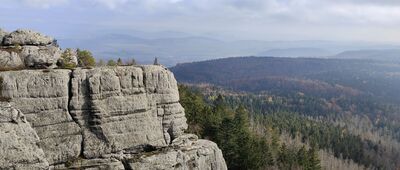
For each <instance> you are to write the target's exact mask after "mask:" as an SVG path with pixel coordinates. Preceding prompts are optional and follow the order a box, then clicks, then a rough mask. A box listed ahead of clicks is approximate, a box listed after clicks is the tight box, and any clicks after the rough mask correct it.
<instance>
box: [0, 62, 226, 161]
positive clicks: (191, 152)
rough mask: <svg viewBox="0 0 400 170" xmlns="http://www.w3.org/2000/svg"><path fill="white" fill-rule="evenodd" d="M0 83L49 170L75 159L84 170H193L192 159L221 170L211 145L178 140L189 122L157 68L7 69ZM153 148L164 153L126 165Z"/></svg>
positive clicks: (168, 76)
mask: <svg viewBox="0 0 400 170" xmlns="http://www.w3.org/2000/svg"><path fill="white" fill-rule="evenodd" d="M0 78H1V79H2V80H3V81H0V82H2V84H0V85H1V86H0V87H1V88H0V92H1V93H0V95H2V96H0V97H3V98H9V99H10V101H11V103H12V104H13V106H15V107H16V108H17V109H19V110H20V111H21V112H22V113H24V114H25V117H26V120H27V122H29V123H30V124H31V126H32V128H33V130H34V132H35V133H37V135H38V138H39V139H40V142H38V145H39V148H40V149H42V150H43V152H44V155H45V160H46V161H47V162H46V164H45V165H51V167H52V168H55V169H68V168H73V167H77V166H79V165H77V163H79V161H80V164H81V166H80V167H82V169H85V167H87V168H90V167H92V168H93V167H98V168H97V169H123V168H126V167H131V168H133V169H135V168H138V167H143V168H149V169H157V168H159V167H162V166H164V167H165V169H174V168H175V169H182V168H178V167H175V166H174V167H171V166H170V165H171V164H174V165H175V164H179V165H182V166H181V167H194V166H193V161H194V160H193V159H195V161H194V163H196V162H197V164H198V166H195V167H200V169H202V168H203V167H208V169H224V168H225V169H226V166H224V165H225V162H224V161H223V157H222V153H221V151H220V150H219V149H218V147H217V146H216V145H215V144H213V143H212V142H209V141H203V140H199V141H197V140H193V138H190V139H191V140H193V141H194V142H192V143H190V144H187V143H186V144H185V141H187V140H182V139H183V138H182V137H183V136H187V135H183V134H184V130H185V129H186V128H187V124H186V118H185V115H184V109H183V108H182V106H181V105H180V104H179V93H178V88H177V83H176V80H175V78H174V76H173V74H172V73H171V72H170V71H168V70H167V69H166V68H164V67H162V66H153V65H149V66H132V67H99V68H94V69H76V70H73V71H69V70H22V71H7V72H0ZM182 135H183V136H182ZM0 138H1V137H0ZM177 143H180V144H177ZM149 148H150V150H149ZM153 148H164V150H168V152H167V153H168V154H167V155H164V154H155V155H153V156H154V158H153V157H140V159H130V158H131V157H132V155H133V157H137V155H141V154H143V153H147V152H153V150H154V149H153ZM168 148H169V149H168ZM120 154H122V155H123V156H119V157H110V155H120ZM127 155H130V156H127ZM128 158H129V159H128ZM170 158H171V159H173V160H165V161H166V162H167V163H165V164H164V163H163V159H170ZM178 158H179V159H178ZM78 160H79V161H78ZM135 160H136V161H135ZM153 160H154V161H155V162H157V164H159V166H151V165H152V164H151V163H150V162H151V161H153ZM160 161H161V162H160ZM174 161H175V162H174ZM122 163H124V166H121V165H122ZM110 167H112V168H110ZM114 167H115V168H114ZM183 169H186V168H183ZM197 169H199V168H197Z"/></svg>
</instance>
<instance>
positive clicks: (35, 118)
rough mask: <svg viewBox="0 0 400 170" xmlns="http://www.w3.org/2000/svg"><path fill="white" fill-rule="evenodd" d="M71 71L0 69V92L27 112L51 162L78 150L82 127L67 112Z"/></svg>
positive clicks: (71, 155)
mask: <svg viewBox="0 0 400 170" xmlns="http://www.w3.org/2000/svg"><path fill="white" fill-rule="evenodd" d="M70 74H71V71H69V70H53V71H51V72H43V71H42V70H22V71H9V72H0V77H2V79H3V85H2V93H1V94H2V95H3V96H4V97H7V98H11V100H12V102H13V103H14V106H15V107H17V108H18V109H20V110H21V111H22V113H24V114H25V115H26V119H27V120H28V122H30V123H31V125H32V127H33V128H34V129H35V131H36V132H37V134H38V136H39V137H40V139H41V142H42V144H43V145H42V149H43V150H44V152H45V154H46V157H47V160H48V161H49V163H50V164H54V163H61V162H65V161H67V160H69V159H72V158H74V157H77V156H79V154H80V152H81V142H82V136H81V130H80V128H79V126H78V125H77V124H76V123H75V122H74V121H73V119H72V117H71V116H70V114H69V112H68V102H69V90H68V88H69V86H68V85H69V81H70Z"/></svg>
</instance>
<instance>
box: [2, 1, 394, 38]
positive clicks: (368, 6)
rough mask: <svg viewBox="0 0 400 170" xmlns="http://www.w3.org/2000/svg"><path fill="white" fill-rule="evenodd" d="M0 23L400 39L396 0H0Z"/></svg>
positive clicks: (52, 28) (56, 30)
mask: <svg viewBox="0 0 400 170" xmlns="http://www.w3.org/2000/svg"><path fill="white" fill-rule="evenodd" d="M0 3H1V6H0V23H1V24H0V27H2V28H5V29H6V30H13V29H15V28H32V29H35V30H37V31H42V32H45V33H46V34H50V35H53V36H56V37H58V38H69V37H76V36H80V37H81V36H86V35H91V34H94V33H98V34H100V33H102V32H119V31H124V32H129V31H132V30H142V31H179V32H186V33H190V34H194V35H208V36H216V37H218V38H230V39H256V40H340V41H342V40H344V41H348V40H352V41H360V40H362V41H371V42H375V41H379V42H396V43H399V42H400V0H0Z"/></svg>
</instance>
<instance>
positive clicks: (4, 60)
mask: <svg viewBox="0 0 400 170" xmlns="http://www.w3.org/2000/svg"><path fill="white" fill-rule="evenodd" d="M0 66H2V67H3V68H4V69H7V68H19V67H23V66H24V63H23V62H22V60H21V58H20V57H19V56H18V53H16V52H13V51H1V50H0Z"/></svg>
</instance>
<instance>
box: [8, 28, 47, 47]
mask: <svg viewBox="0 0 400 170" xmlns="http://www.w3.org/2000/svg"><path fill="white" fill-rule="evenodd" d="M53 41H54V39H53V38H51V37H49V36H45V35H42V34H41V33H38V32H35V31H32V30H25V29H18V30H16V31H14V32H11V33H10V34H8V35H6V36H5V37H4V40H3V44H4V45H21V46H22V45H36V46H45V45H49V44H51V43H53Z"/></svg>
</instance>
